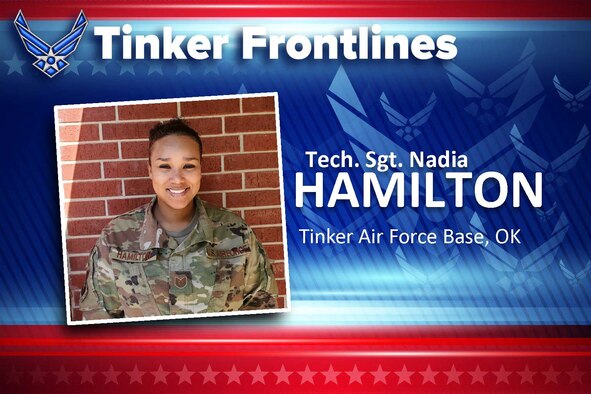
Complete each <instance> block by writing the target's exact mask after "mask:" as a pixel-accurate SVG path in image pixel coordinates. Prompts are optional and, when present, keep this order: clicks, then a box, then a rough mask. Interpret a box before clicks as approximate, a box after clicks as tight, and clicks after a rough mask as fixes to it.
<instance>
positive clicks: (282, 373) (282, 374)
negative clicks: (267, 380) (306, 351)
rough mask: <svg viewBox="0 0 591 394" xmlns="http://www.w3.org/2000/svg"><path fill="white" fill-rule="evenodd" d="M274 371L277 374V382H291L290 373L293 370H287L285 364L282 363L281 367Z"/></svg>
mask: <svg viewBox="0 0 591 394" xmlns="http://www.w3.org/2000/svg"><path fill="white" fill-rule="evenodd" d="M273 373H274V374H275V375H277V382H275V384H279V383H281V382H285V383H287V384H289V375H291V374H292V373H293V372H289V371H286V370H285V365H283V364H281V369H280V370H279V371H277V372H273Z"/></svg>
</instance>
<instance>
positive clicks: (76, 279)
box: [70, 273, 86, 291]
mask: <svg viewBox="0 0 591 394" xmlns="http://www.w3.org/2000/svg"><path fill="white" fill-rule="evenodd" d="M85 279H86V273H80V274H70V291H76V290H80V289H82V286H83V285H84V280H85Z"/></svg>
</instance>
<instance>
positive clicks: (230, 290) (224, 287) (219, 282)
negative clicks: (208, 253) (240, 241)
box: [208, 255, 246, 312]
mask: <svg viewBox="0 0 591 394" xmlns="http://www.w3.org/2000/svg"><path fill="white" fill-rule="evenodd" d="M245 262H246V255H243V256H238V257H233V258H230V259H220V260H218V267H217V270H216V274H215V283H214V285H213V292H212V295H211V300H210V303H209V308H208V311H210V312H219V311H232V310H237V309H238V308H239V307H240V305H242V298H243V293H242V292H243V289H244V264H245Z"/></svg>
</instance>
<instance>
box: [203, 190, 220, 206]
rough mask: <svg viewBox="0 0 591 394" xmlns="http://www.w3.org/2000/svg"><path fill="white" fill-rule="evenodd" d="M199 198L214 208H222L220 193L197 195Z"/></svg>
mask: <svg viewBox="0 0 591 394" xmlns="http://www.w3.org/2000/svg"><path fill="white" fill-rule="evenodd" d="M199 198H201V199H202V200H204V201H207V202H208V203H210V204H211V205H213V206H216V207H223V206H224V199H223V195H222V193H199Z"/></svg>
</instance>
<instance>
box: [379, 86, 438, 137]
mask: <svg viewBox="0 0 591 394" xmlns="http://www.w3.org/2000/svg"><path fill="white" fill-rule="evenodd" d="M380 103H381V104H382V107H383V108H384V111H386V115H387V116H388V120H389V121H390V122H391V123H392V124H394V125H395V126H398V127H399V129H398V131H396V134H398V135H399V136H400V137H402V138H404V139H405V140H406V141H410V140H412V139H413V138H414V137H416V136H418V135H419V134H421V130H420V129H419V128H418V127H419V126H422V125H424V124H425V123H427V121H428V120H429V116H431V112H433V107H435V104H436V103H437V96H435V93H432V94H431V97H430V98H429V101H428V102H427V105H426V106H425V108H423V109H422V110H420V111H419V112H417V113H416V114H415V115H413V116H412V117H410V118H406V117H405V116H403V115H402V114H401V113H400V112H398V111H396V110H395V109H394V108H393V107H392V106H391V105H390V102H389V101H388V98H387V97H386V93H382V95H381V96H380Z"/></svg>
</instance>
